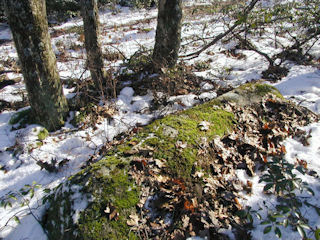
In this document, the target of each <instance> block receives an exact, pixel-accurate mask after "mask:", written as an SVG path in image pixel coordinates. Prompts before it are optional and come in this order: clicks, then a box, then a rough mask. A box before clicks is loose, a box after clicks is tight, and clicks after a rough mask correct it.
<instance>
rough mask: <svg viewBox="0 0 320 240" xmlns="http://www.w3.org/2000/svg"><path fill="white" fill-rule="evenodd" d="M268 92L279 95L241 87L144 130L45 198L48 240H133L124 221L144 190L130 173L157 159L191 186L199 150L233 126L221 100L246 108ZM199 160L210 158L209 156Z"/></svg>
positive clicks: (264, 88)
mask: <svg viewBox="0 0 320 240" xmlns="http://www.w3.org/2000/svg"><path fill="white" fill-rule="evenodd" d="M268 94H273V95H276V96H278V95H279V96H281V95H280V93H279V92H277V91H276V90H275V89H274V88H273V87H269V86H267V85H245V86H243V87H241V88H238V89H235V90H234V91H232V92H230V93H228V94H226V95H222V96H221V97H219V98H217V99H216V100H213V101H211V102H208V103H206V104H203V105H199V106H196V107H193V108H191V109H189V110H185V111H181V112H178V113H176V114H172V115H169V116H167V117H164V118H163V119H158V120H156V121H154V122H153V123H151V124H150V125H148V126H146V127H145V128H144V129H142V130H141V131H140V132H138V133H137V134H135V135H134V136H132V137H131V138H130V139H128V140H127V141H125V142H124V143H122V144H120V145H118V146H116V147H115V148H113V149H112V150H110V151H109V152H108V153H107V156H105V157H104V158H103V159H102V160H100V161H99V162H96V163H94V164H92V165H90V166H89V167H87V168H86V169H84V170H82V171H81V172H79V173H78V174H76V175H74V176H72V177H70V179H69V180H68V181H67V182H65V183H64V184H61V185H60V186H59V187H57V188H56V189H55V191H54V193H53V194H51V196H50V197H49V198H48V199H49V203H50V204H49V206H50V207H49V208H48V210H47V214H46V215H45V217H44V219H43V225H44V227H45V229H46V230H47V232H48V236H49V239H95V240H98V239H101V240H102V239H137V238H138V236H136V235H135V233H134V232H133V231H130V227H129V226H128V224H127V221H128V220H129V219H130V217H129V216H130V215H132V214H136V211H137V208H136V205H137V203H138V202H139V200H140V195H141V194H140V189H141V188H144V187H145V186H144V185H143V184H144V183H142V185H141V186H137V185H136V184H135V181H134V180H133V177H132V176H134V174H135V173H134V171H140V170H141V174H144V173H147V174H150V173H149V172H148V171H146V170H147V166H148V164H149V163H148V161H149V160H150V162H152V161H154V160H159V162H161V163H163V164H164V167H162V168H161V171H162V172H161V175H166V176H168V177H170V178H171V179H179V181H177V184H179V183H180V185H179V186H180V187H181V188H183V189H185V185H186V186H191V185H192V183H191V182H192V179H191V178H192V177H191V176H192V173H193V171H195V169H198V170H199V168H201V167H202V164H198V163H200V162H201V161H202V159H201V157H200V155H199V152H200V151H201V150H202V147H201V146H204V147H207V146H208V143H212V142H213V140H214V138H216V137H222V136H224V135H225V134H227V133H228V132H231V131H232V130H233V129H234V128H235V126H236V124H237V122H236V120H235V115H234V114H233V113H232V112H228V111H226V110H224V105H225V102H226V101H234V102H236V103H238V102H237V100H239V102H240V103H241V104H252V99H254V101H255V102H259V101H258V100H260V102H259V103H261V99H262V98H263V97H264V96H265V95H268ZM268 98H269V96H268ZM245 99H249V100H247V101H245ZM240 103H238V104H240ZM258 105H259V106H260V104H258ZM228 106H229V107H230V105H228ZM226 109H230V108H226ZM205 143H206V144H207V145H205ZM205 157H206V158H207V157H209V158H210V153H208V154H207V155H206V156H205ZM207 161H210V159H209V160H208V159H207ZM138 164H140V165H138ZM137 169H138V170H137ZM130 174H132V175H130ZM159 174H160V173H159ZM208 174H209V173H208ZM184 183H185V184H184ZM189 183H190V184H189ZM149 187H150V186H149ZM190 189H191V188H190ZM192 189H193V188H192ZM153 190H154V189H153ZM150 191H151V192H152V190H150ZM183 191H184V190H183ZM79 202H80V203H83V202H87V205H86V207H84V208H83V209H80V210H79V209H78V210H77V206H79V205H80V206H84V204H79ZM180 203H181V204H187V203H188V202H187V201H186V200H185V201H180Z"/></svg>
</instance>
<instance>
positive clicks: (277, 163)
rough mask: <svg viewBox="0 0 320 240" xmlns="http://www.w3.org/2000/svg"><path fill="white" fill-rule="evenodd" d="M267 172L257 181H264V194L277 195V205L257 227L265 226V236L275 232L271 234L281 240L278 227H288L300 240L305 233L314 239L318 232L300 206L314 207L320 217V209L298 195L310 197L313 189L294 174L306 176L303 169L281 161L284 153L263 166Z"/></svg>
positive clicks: (305, 235) (317, 237) (316, 237)
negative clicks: (299, 236) (303, 194)
mask: <svg viewBox="0 0 320 240" xmlns="http://www.w3.org/2000/svg"><path fill="white" fill-rule="evenodd" d="M266 166H267V172H266V173H265V174H264V175H263V176H261V178H260V181H259V182H265V183H266V185H265V186H264V189H263V190H264V192H266V193H268V194H273V195H275V196H277V199H278V203H277V205H276V206H275V209H274V210H270V209H269V210H268V214H267V217H266V219H263V220H262V221H261V222H260V224H261V225H265V227H264V231H263V233H264V234H267V233H269V232H271V231H272V230H273V231H274V234H275V235H276V236H277V237H278V238H281V236H282V233H281V230H280V228H279V226H283V227H285V228H286V227H288V226H290V227H291V228H292V229H293V230H294V231H298V232H299V234H300V235H301V237H302V238H306V237H307V233H308V234H313V235H314V237H315V239H317V240H318V239H320V238H319V231H320V230H319V229H316V228H314V227H313V226H310V224H309V223H308V219H307V218H305V217H304V215H303V213H302V207H313V208H314V209H315V210H316V211H317V213H318V215H319V216H320V208H319V207H317V206H315V205H312V204H310V203H308V201H307V200H306V199H305V198H302V197H299V196H298V195H297V193H299V192H300V193H303V192H308V193H310V194H311V195H312V196H313V195H314V192H313V190H312V189H311V188H310V187H309V186H308V184H307V183H305V182H303V181H302V179H301V178H299V177H298V176H297V174H296V173H297V172H300V173H301V174H303V175H304V174H306V169H305V168H304V167H303V166H301V165H298V166H295V165H293V164H291V163H289V162H287V161H286V160H285V159H284V154H283V153H282V154H280V155H279V156H274V157H273V159H272V160H271V161H269V162H267V163H266Z"/></svg>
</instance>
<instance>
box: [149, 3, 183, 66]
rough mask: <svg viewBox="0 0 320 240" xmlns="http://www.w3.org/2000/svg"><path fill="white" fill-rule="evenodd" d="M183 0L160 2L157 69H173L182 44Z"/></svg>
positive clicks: (155, 48)
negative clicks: (163, 67)
mask: <svg viewBox="0 0 320 240" xmlns="http://www.w3.org/2000/svg"><path fill="white" fill-rule="evenodd" d="M181 22H182V0H159V6H158V24H157V31H156V42H155V46H154V50H153V62H154V64H155V65H156V66H155V67H157V68H158V67H162V66H165V67H173V66H174V65H175V64H176V63H177V60H178V54H179V49H180V44H181V24H182V23H181Z"/></svg>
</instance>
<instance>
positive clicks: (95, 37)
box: [81, 0, 106, 93]
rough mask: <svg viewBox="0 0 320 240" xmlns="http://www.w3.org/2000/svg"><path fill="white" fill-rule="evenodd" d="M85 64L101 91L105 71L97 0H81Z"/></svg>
mask: <svg viewBox="0 0 320 240" xmlns="http://www.w3.org/2000/svg"><path fill="white" fill-rule="evenodd" d="M81 13H82V18H83V27H84V37H85V47H86V51H87V64H88V68H89V70H90V73H91V77H92V79H93V81H94V83H95V85H96V88H97V89H99V90H100V91H102V93H103V92H104V91H103V86H105V81H106V72H105V70H104V68H103V59H102V51H101V45H100V41H99V34H100V30H99V13H98V3H97V0H81Z"/></svg>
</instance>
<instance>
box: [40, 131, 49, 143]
mask: <svg viewBox="0 0 320 240" xmlns="http://www.w3.org/2000/svg"><path fill="white" fill-rule="evenodd" d="M48 136H49V132H48V130H47V129H45V128H43V129H41V130H40V131H39V133H38V139H39V140H40V141H43V140H45V139H46V137H48Z"/></svg>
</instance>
